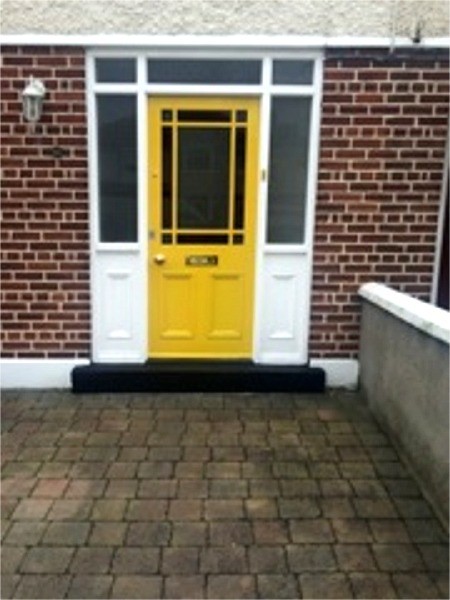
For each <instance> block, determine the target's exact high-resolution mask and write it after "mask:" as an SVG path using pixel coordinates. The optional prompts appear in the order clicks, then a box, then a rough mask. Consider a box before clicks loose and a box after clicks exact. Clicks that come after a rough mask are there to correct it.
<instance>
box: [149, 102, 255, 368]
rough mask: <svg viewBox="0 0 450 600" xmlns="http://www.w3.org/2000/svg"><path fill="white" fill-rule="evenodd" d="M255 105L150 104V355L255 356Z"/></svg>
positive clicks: (229, 103) (231, 103)
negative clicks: (253, 327)
mask: <svg viewBox="0 0 450 600" xmlns="http://www.w3.org/2000/svg"><path fill="white" fill-rule="evenodd" d="M258 117H259V115H258V100H257V99H248V98H245V99H243V98H182V97H177V98H173V97H170V98H155V99H150V100H149V157H150V189H149V217H150V224H149V230H150V233H149V240H150V243H149V330H150V331H149V354H150V356H152V357H173V358H175V357H186V358H189V357H191V358H196V357H198V358H201V357H211V358H214V357H217V358H228V357H229V358H233V357H234V358H240V357H242V358H244V357H250V356H251V354H252V322H253V288H254V255H255V248H254V247H255V222H256V189H257V150H258V146H257V137H258Z"/></svg>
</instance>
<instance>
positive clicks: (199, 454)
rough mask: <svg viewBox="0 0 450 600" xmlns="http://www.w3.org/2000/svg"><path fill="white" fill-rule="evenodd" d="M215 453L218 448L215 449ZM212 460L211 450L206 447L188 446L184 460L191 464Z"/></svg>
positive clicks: (185, 449) (184, 453)
mask: <svg viewBox="0 0 450 600" xmlns="http://www.w3.org/2000/svg"><path fill="white" fill-rule="evenodd" d="M213 450H214V451H215V450H216V448H214V449H213ZM210 459H211V448H207V447H206V446H187V447H185V448H184V452H183V460H185V461H191V462H207V461H208V460H210Z"/></svg>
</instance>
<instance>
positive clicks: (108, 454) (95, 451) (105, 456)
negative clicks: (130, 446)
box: [83, 434, 119, 462]
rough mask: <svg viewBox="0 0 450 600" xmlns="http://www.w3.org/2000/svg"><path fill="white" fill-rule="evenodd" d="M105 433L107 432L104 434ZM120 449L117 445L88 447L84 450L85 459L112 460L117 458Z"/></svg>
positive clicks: (94, 460) (96, 460)
mask: <svg viewBox="0 0 450 600" xmlns="http://www.w3.org/2000/svg"><path fill="white" fill-rule="evenodd" d="M102 435H105V434H102ZM118 454H119V449H118V447H116V446H111V447H105V448H102V447H97V446H93V447H92V448H86V449H85V450H84V452H83V460H85V461H88V462H91V461H92V462H112V461H113V460H116V458H117V455H118Z"/></svg>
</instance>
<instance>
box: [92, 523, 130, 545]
mask: <svg viewBox="0 0 450 600" xmlns="http://www.w3.org/2000/svg"><path fill="white" fill-rule="evenodd" d="M127 527H128V526H127V524H126V523H116V522H113V521H111V522H109V521H106V522H102V521H97V522H95V523H93V526H92V530H91V535H90V537H89V544H90V545H92V546H120V545H121V544H123V542H124V540H125V532H126V530H127Z"/></svg>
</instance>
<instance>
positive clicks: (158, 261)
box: [153, 254, 166, 265]
mask: <svg viewBox="0 0 450 600" xmlns="http://www.w3.org/2000/svg"><path fill="white" fill-rule="evenodd" d="M153 262H154V263H155V264H157V265H163V264H164V263H165V262H166V257H165V256H164V254H155V256H154V257H153Z"/></svg>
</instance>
